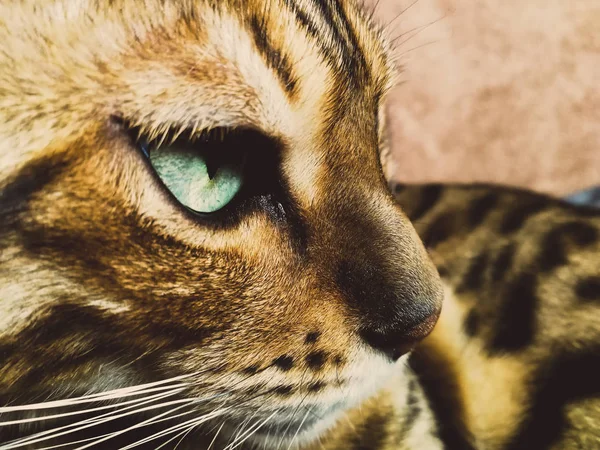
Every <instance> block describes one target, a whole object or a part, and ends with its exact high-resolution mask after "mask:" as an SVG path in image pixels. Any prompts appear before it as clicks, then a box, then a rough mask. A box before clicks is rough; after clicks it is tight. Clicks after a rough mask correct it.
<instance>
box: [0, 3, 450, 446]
mask: <svg viewBox="0 0 600 450" xmlns="http://www.w3.org/2000/svg"><path fill="white" fill-rule="evenodd" d="M275 3H277V5H275ZM0 12H1V13H2V14H0V17H2V19H0V21H1V22H0V38H1V39H0V41H1V42H3V44H2V47H3V53H4V54H5V55H7V58H4V59H3V61H2V62H0V75H1V76H2V78H3V79H4V80H6V81H7V82H6V83H4V85H5V87H3V88H1V89H2V90H1V91H0V103H1V104H2V105H3V108H2V113H0V114H2V120H1V121H0V122H2V124H1V125H0V142H1V143H2V144H0V145H2V146H3V150H2V156H1V157H0V163H1V165H0V172H1V176H2V178H1V180H2V181H1V182H2V185H1V186H2V197H1V199H2V200H0V214H2V217H3V221H2V222H3V224H2V226H0V233H1V241H2V248H3V250H2V257H1V259H0V262H1V265H2V275H0V292H1V293H2V297H1V303H0V311H1V312H2V314H1V315H2V319H0V349H1V350H2V354H3V355H4V361H5V363H4V365H3V367H2V368H0V397H1V398H2V401H3V403H8V402H14V399H17V398H18V400H19V403H23V402H24V401H31V402H33V401H39V399H44V400H47V399H49V398H51V399H53V398H63V397H72V396H74V395H82V394H89V393H90V392H92V393H96V392H104V391H106V390H109V389H118V388H123V387H125V386H130V385H139V384H142V383H152V382H161V380H171V379H176V380H179V381H177V383H178V384H182V387H181V389H182V390H181V392H179V391H178V392H177V393H176V394H173V395H175V397H176V398H181V399H188V400H189V399H193V401H192V402H191V403H189V404H187V403H186V407H187V408H190V410H191V411H194V414H196V415H202V414H205V413H206V412H207V411H213V412H214V411H216V410H217V409H218V408H220V409H222V410H223V412H222V414H221V415H220V416H219V420H221V421H222V420H225V421H226V428H227V429H230V428H231V429H234V427H235V426H237V425H239V424H241V423H242V422H243V421H245V420H247V419H248V417H249V416H252V417H254V418H255V419H256V420H259V419H260V420H265V421H266V419H267V418H268V423H266V425H265V427H264V430H265V433H263V434H264V436H263V438H264V439H266V435H267V434H268V435H270V436H275V437H276V438H278V439H288V438H289V437H291V435H292V434H294V433H296V434H301V435H306V436H309V435H314V434H315V430H319V429H322V428H324V427H326V426H327V425H328V424H330V423H331V422H332V421H333V420H334V419H335V418H336V417H337V413H338V412H339V411H341V410H343V409H344V408H346V407H348V406H349V405H351V404H353V403H356V402H357V401H359V400H360V399H362V398H364V397H365V396H367V395H369V394H370V393H371V392H373V390H374V389H376V387H377V386H379V384H380V382H381V379H383V378H385V377H386V376H387V374H389V373H391V371H392V370H393V367H394V364H395V361H397V360H398V359H399V358H400V357H401V356H402V355H404V354H406V353H407V352H408V351H409V350H410V348H412V346H413V345H414V344H415V343H416V342H418V341H419V340H420V339H421V338H423V337H424V336H425V335H427V333H429V331H431V329H432V327H433V325H434V324H435V321H436V319H437V316H438V314H439V310H440V304H441V290H440V286H439V280H438V277H437V273H436V271H435V269H434V267H433V265H432V264H431V262H430V261H429V259H428V257H427V255H426V252H425V250H424V248H423V246H422V244H421V243H420V241H419V239H418V237H417V236H416V233H415V231H414V230H413V228H412V225H411V224H410V222H409V221H408V219H407V218H406V217H405V216H404V214H403V212H402V211H401V210H400V208H399V206H398V205H397V204H396V203H395V202H394V200H393V198H392V197H391V195H390V194H389V192H388V190H387V187H386V182H385V180H384V177H383V174H382V170H381V164H380V161H379V148H378V143H379V141H380V137H381V136H380V134H381V116H382V114H381V109H382V103H381V102H382V99H383V98H384V97H383V96H384V94H385V91H386V89H387V87H388V86H389V83H390V73H391V69H390V64H389V63H388V60H387V59H386V56H385V49H384V47H383V46H382V44H381V42H380V40H379V37H378V35H377V33H375V32H374V31H373V30H372V29H371V27H370V25H368V24H367V22H366V21H365V19H364V17H363V15H362V14H361V13H360V12H359V11H358V10H357V9H356V8H355V7H354V5H353V4H351V3H349V2H339V3H338V2H308V1H307V2H293V1H282V2H280V4H279V2H272V3H265V2H258V1H256V2H254V1H251V2H235V1H228V2H216V3H211V2H206V3H205V2H191V1H190V2H181V3H177V4H169V3H166V4H163V3H162V2H159V1H148V2H143V3H141V2H135V1H115V2H111V3H110V4H108V3H107V4H95V3H94V2H87V1H77V2H73V1H68V2H67V1H66V0H65V1H58V0H57V1H54V2H51V3H48V4H47V5H44V6H43V7H41V6H39V5H35V4H34V2H19V3H14V4H13V3H10V4H6V5H3V6H0ZM49 396H50V397H49ZM256 436H259V437H256ZM260 436H262V434H261V433H257V434H256V435H255V438H256V439H259V438H260Z"/></svg>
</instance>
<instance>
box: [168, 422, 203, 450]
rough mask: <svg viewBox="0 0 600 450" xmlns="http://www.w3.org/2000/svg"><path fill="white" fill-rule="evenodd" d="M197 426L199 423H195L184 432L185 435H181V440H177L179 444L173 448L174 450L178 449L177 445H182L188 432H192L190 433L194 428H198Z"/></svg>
mask: <svg viewBox="0 0 600 450" xmlns="http://www.w3.org/2000/svg"><path fill="white" fill-rule="evenodd" d="M196 426H197V425H193V426H191V427H190V429H189V430H187V431H186V432H185V433H184V435H183V436H181V439H179V441H178V442H177V445H175V447H174V448H173V450H177V447H179V445H180V444H181V443H182V442H183V440H184V439H185V438H186V436H187V435H188V434H190V433H191V431H192V430H193V429H194V428H196ZM177 436H179V435H177ZM159 448H160V447H159Z"/></svg>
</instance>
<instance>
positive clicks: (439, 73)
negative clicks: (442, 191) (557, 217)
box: [366, 0, 600, 193]
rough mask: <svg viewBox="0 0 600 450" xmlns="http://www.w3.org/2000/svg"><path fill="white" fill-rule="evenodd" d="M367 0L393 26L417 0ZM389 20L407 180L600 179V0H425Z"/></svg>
mask: <svg viewBox="0 0 600 450" xmlns="http://www.w3.org/2000/svg"><path fill="white" fill-rule="evenodd" d="M366 1H367V3H371V4H375V3H378V6H377V9H376V16H377V17H378V18H379V19H380V21H381V22H382V23H384V24H389V23H390V21H391V20H392V19H393V18H394V17H396V16H397V15H398V14H399V13H400V12H401V11H402V10H403V9H404V8H406V7H407V6H409V5H410V4H411V3H412V2H413V1H414V0H378V1H377V0H366ZM390 26H391V27H392V28H390V34H391V35H392V36H393V37H398V36H402V37H399V38H398V46H397V48H396V54H397V55H398V56H399V62H400V64H401V65H402V66H403V74H402V76H401V79H402V80H403V81H404V83H403V84H402V85H400V86H399V87H398V88H397V89H396V90H395V91H394V92H393V95H392V97H391V102H390V105H389V115H390V122H389V125H390V131H391V133H392V138H393V140H392V142H393V149H394V156H395V161H396V164H395V166H394V173H395V176H396V177H397V178H399V179H402V180H406V181H423V180H441V181H449V180H450V181H493V182H501V183H509V184H517V185H523V186H529V187H532V188H536V189H538V190H543V191H548V192H554V193H566V192H570V191H573V190H575V189H578V188H581V187H585V186H588V185H592V184H600V0H418V1H417V2H416V3H415V4H414V5H412V6H411V7H410V8H408V10H407V11H406V12H404V13H403V14H401V15H400V16H399V17H397V18H396V19H395V20H394V21H393V22H392V23H391V25H390ZM416 27H421V29H420V31H419V32H418V34H416V33H415V32H411V31H410V30H413V29H415V28H416ZM403 33H405V34H404V35H403Z"/></svg>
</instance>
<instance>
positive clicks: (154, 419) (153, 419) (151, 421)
mask: <svg viewBox="0 0 600 450" xmlns="http://www.w3.org/2000/svg"><path fill="white" fill-rule="evenodd" d="M183 402H185V404H183V405H182V404H181V403H183ZM190 403H193V401H191V400H189V399H187V400H174V401H172V402H167V403H165V404H163V405H162V406H171V405H176V404H179V406H177V407H176V408H173V409H170V410H168V411H165V412H163V413H161V414H159V415H157V416H154V417H151V418H149V419H146V420H143V421H142V422H140V423H137V424H135V425H132V426H130V427H127V428H124V429H122V430H119V431H115V432H114V433H111V434H110V435H109V436H105V437H103V438H101V439H97V440H95V441H94V442H91V443H89V444H86V445H83V446H81V447H77V450H83V449H86V448H90V447H93V446H94V445H97V444H100V443H102V442H105V441H108V440H109V439H113V438H115V437H117V436H120V435H122V434H125V433H127V432H129V431H132V430H136V429H138V428H142V427H144V426H146V425H150V424H154V423H157V422H158V421H157V419H159V418H161V417H164V416H167V415H169V414H171V413H173V412H175V411H178V410H180V409H181V408H184V407H186V406H188V405H189V404H190ZM140 412H141V411H140ZM171 418H172V417H168V418H167V419H171ZM125 448H130V447H125ZM122 450H124V449H122Z"/></svg>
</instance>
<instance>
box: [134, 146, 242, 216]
mask: <svg viewBox="0 0 600 450" xmlns="http://www.w3.org/2000/svg"><path fill="white" fill-rule="evenodd" d="M220 142H221V141H220V140H219V139H218V138H214V137H213V136H211V135H209V136H208V137H204V138H203V139H201V140H196V141H186V140H181V141H175V142H174V143H173V144H171V145H159V146H156V147H148V146H143V147H142V150H143V151H144V153H146V155H147V156H148V159H149V160H150V163H151V164H152V166H153V167H154V170H155V171H156V173H157V174H158V176H159V177H160V179H161V180H162V182H163V183H164V184H165V186H166V187H167V189H169V191H171V193H172V194H173V195H174V196H175V198H176V199H177V200H178V201H179V202H180V203H181V204H182V205H184V206H186V207H187V208H189V209H191V210H192V211H194V212H198V213H206V214H208V213H213V212H216V211H218V210H220V209H222V208H224V207H225V206H227V205H228V204H229V203H230V202H231V201H232V200H233V199H234V197H235V196H236V195H237V194H238V192H239V191H240V190H241V188H242V184H243V181H244V176H243V175H244V170H243V169H244V163H245V159H246V158H245V154H244V153H241V152H239V151H230V150H231V149H228V148H224V147H223V146H221V145H219V144H220Z"/></svg>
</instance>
